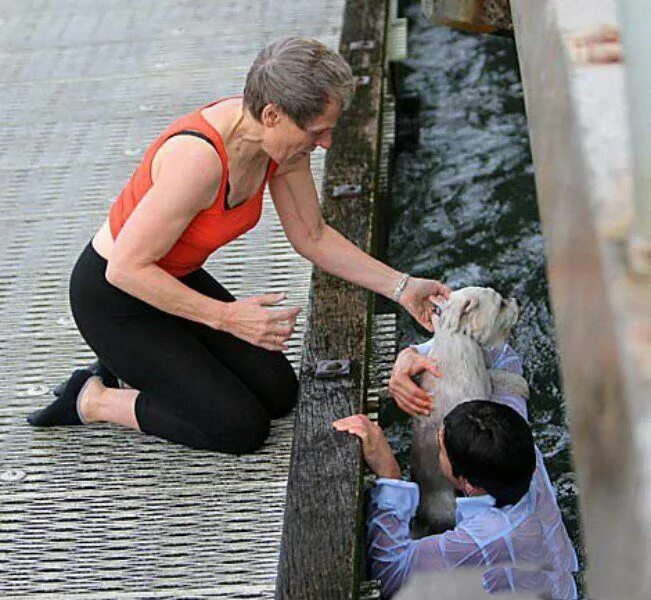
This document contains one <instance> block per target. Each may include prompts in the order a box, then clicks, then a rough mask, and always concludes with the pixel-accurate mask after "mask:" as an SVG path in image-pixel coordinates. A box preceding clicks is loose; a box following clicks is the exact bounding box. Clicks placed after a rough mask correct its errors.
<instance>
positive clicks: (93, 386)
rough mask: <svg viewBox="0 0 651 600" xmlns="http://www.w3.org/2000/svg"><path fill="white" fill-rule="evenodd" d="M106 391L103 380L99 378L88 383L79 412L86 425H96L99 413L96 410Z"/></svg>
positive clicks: (94, 378) (89, 380) (91, 379)
mask: <svg viewBox="0 0 651 600" xmlns="http://www.w3.org/2000/svg"><path fill="white" fill-rule="evenodd" d="M105 390H106V388H105V387H104V384H103V383H102V380H101V379H100V378H99V377H91V378H89V379H88V381H87V382H86V386H85V388H84V393H83V394H82V396H81V400H80V401H79V411H80V412H81V418H82V419H83V421H84V423H95V422H97V421H98V419H97V411H96V410H95V409H96V407H97V404H98V401H99V398H100V396H101V395H102V393H103V392H104V391H105Z"/></svg>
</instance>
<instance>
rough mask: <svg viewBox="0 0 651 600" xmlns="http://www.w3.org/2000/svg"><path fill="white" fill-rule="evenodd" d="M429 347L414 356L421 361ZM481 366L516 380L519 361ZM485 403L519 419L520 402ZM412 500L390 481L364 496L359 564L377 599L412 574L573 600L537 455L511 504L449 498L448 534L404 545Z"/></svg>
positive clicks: (566, 544)
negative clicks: (452, 519) (473, 576)
mask: <svg viewBox="0 0 651 600" xmlns="http://www.w3.org/2000/svg"><path fill="white" fill-rule="evenodd" d="M429 344H430V343H426V344H421V345H420V346H415V348H416V349H417V350H418V351H419V352H420V353H421V354H426V353H427V351H428V350H429ZM487 364H488V365H490V368H493V369H506V370H508V371H512V372H514V373H517V374H519V375H521V374H522V365H521V363H520V359H519V358H518V356H517V354H516V353H515V352H514V351H513V350H512V349H511V348H510V347H509V346H508V345H507V344H504V346H503V347H502V348H498V349H496V350H494V351H492V352H490V353H488V354H487ZM491 400H492V401H494V402H500V403H502V404H506V405H508V406H510V407H511V408H514V409H515V410H516V411H517V412H518V413H520V415H522V416H523V417H524V418H525V419H526V418H527V405H526V401H525V399H524V398H521V397H519V396H511V395H507V394H505V393H494V394H493V396H492V397H491ZM418 499H419V490H418V486H417V485H416V484H415V483H412V482H408V481H400V480H397V479H378V481H377V484H376V486H375V488H374V489H373V490H372V491H371V502H370V510H369V521H368V552H367V556H368V562H369V569H370V573H371V576H372V578H373V579H379V580H380V582H381V587H382V594H383V597H390V596H392V595H393V594H394V593H395V592H396V591H397V590H398V589H399V588H400V587H402V585H403V584H404V583H405V581H406V580H407V579H408V577H409V575H410V574H411V573H412V572H414V571H429V572H432V571H444V570H449V569H455V568H459V567H475V568H483V569H484V576H483V586H484V588H485V589H486V590H487V591H489V592H501V593H503V592H508V591H519V592H526V591H532V592H534V593H536V594H542V595H543V596H544V597H548V598H554V599H555V600H565V599H574V598H576V597H577V590H576V584H575V582H574V578H573V577H572V575H571V573H572V572H574V571H577V570H578V561H577V557H576V552H575V551H574V548H573V547H572V544H571V542H570V539H569V536H568V535H567V531H566V529H565V525H564V524H563V521H562V519H561V513H560V510H559V509H558V504H557V503H556V497H555V495H554V489H553V488H552V485H551V482H550V480H549V476H548V475H547V471H546V469H545V465H544V463H543V459H542V454H541V453H540V451H539V450H538V448H536V470H535V472H534V475H533V477H532V481H531V485H530V487H529V491H528V492H527V493H526V494H525V495H524V496H523V497H522V498H521V499H520V501H519V502H518V503H517V504H514V505H509V506H504V507H502V508H495V499H494V498H493V497H492V496H490V495H489V494H486V495H484V496H474V497H472V498H457V501H456V502H457V507H456V525H455V527H454V529H451V530H449V531H446V532H444V533H442V534H439V535H432V536H428V537H425V538H422V539H420V540H412V539H411V538H410V536H409V521H410V520H411V519H412V518H413V517H414V515H415V514H416V508H417V507H418ZM487 567H488V568H487Z"/></svg>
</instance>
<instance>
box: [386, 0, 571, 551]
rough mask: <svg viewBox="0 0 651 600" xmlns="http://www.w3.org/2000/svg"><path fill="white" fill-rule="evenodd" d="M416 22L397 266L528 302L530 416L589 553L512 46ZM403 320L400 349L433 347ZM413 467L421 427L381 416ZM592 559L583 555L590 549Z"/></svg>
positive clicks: (521, 333)
mask: <svg viewBox="0 0 651 600" xmlns="http://www.w3.org/2000/svg"><path fill="white" fill-rule="evenodd" d="M405 4H408V6H407V8H406V9H405V15H406V16H408V17H409V19H410V35H409V60H408V61H407V63H406V64H407V66H408V67H409V68H410V73H409V75H407V76H406V77H405V79H404V82H403V85H402V89H404V90H405V91H410V92H417V93H418V94H419V95H420V98H421V113H420V143H419V145H418V146H417V147H415V148H413V149H405V148H402V149H400V148H398V149H397V150H398V152H397V156H396V166H395V173H394V176H393V181H392V206H391V215H390V227H391V230H390V233H389V249H388V252H389V257H388V260H389V263H390V264H391V265H393V266H394V267H396V268H398V269H400V270H402V271H407V272H409V273H412V274H414V275H417V276H422V277H431V278H437V279H441V280H443V281H445V282H447V283H448V284H449V285H450V286H452V287H453V288H456V287H463V286H466V285H480V286H491V287H494V288H495V289H497V290H498V291H500V292H501V293H502V294H505V295H509V296H516V297H517V298H518V299H519V300H520V301H521V303H523V304H524V309H523V314H522V319H521V321H520V323H519V325H518V326H517V328H516V330H515V332H514V335H513V337H512V339H511V344H512V345H513V347H514V348H515V350H516V351H517V352H518V353H519V355H520V357H521V358H522V361H523V364H524V369H525V376H526V378H527V380H528V382H529V386H530V388H531V399H530V401H529V416H530V420H531V422H532V424H533V428H534V433H535V437H536V441H537V444H538V446H539V447H540V449H541V451H542V452H543V455H544V457H545V462H546V464H547V468H548V471H549V474H550V477H551V479H552V482H553V484H554V486H555V489H556V492H557V497H558V501H559V505H560V507H561V510H562V512H563V517H564V521H565V524H566V526H567V527H568V530H569V533H570V536H571V538H572V541H573V542H574V544H575V547H576V548H577V549H579V550H580V549H581V547H582V546H581V538H580V527H579V517H578V508H577V498H576V493H577V490H576V486H575V477H574V473H573V466H572V460H571V455H570V450H571V449H570V440H569V436H568V432H567V427H566V424H565V401H564V398H563V393H562V391H561V386H560V382H559V367H558V355H557V350H556V344H555V339H554V319H553V316H552V313H551V310H550V306H549V300H548V289H547V279H546V274H545V254H544V239H543V236H542V233H541V227H540V221H539V216H538V209H537V204H536V193H535V184H534V177H533V166H532V160H531V154H530V150H529V138H528V132H527V123H526V117H525V112H524V103H523V93H522V87H521V84H520V77H519V72H518V66H517V55H516V51H515V45H514V42H513V40H512V39H508V38H502V37H496V36H489V35H476V34H466V33H461V32H457V31H453V30H449V29H445V28H434V27H432V26H431V25H430V24H429V23H428V22H427V21H426V20H425V19H424V17H422V16H421V13H420V2H411V3H405ZM417 327H418V326H417V325H416V324H415V322H414V321H413V320H411V319H410V318H409V317H407V316H406V314H405V313H404V312H403V313H402V314H401V315H400V316H399V322H398V328H399V348H402V347H404V346H405V345H407V344H410V343H414V342H416V341H423V340H425V339H427V335H426V332H425V331H424V330H420V329H417ZM380 418H381V423H383V424H384V425H385V428H386V430H387V433H388V435H389V438H390V440H391V442H392V445H393V447H394V449H396V450H397V451H398V457H399V460H400V462H401V464H402V465H403V467H404V468H405V469H406V467H407V465H408V462H409V450H408V448H409V439H410V427H409V419H408V418H407V417H406V416H405V415H403V414H402V413H401V412H400V411H399V410H397V409H395V407H393V406H388V407H385V408H384V409H383V412H382V414H381V415H380ZM581 554H582V552H581Z"/></svg>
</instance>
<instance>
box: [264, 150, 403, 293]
mask: <svg viewBox="0 0 651 600" xmlns="http://www.w3.org/2000/svg"><path fill="white" fill-rule="evenodd" d="M269 187H270V190H271V195H272V197H273V200H274V204H275V206H276V210H277V212H278V216H279V217H280V220H281V222H282V225H283V229H284V230H285V233H286V234H287V238H288V239H289V241H290V242H291V244H292V246H293V247H294V249H295V250H296V251H297V252H298V253H299V254H300V255H301V256H304V257H305V258H307V259H308V260H310V261H311V262H313V263H314V264H315V265H317V266H318V267H320V268H321V269H323V270H324V271H327V272H328V273H331V274H332V275H336V276H337V277H341V278H342V279H345V280H347V281H350V282H352V283H355V284H357V285H360V286H362V287H364V288H366V289H369V290H371V291H373V292H377V293H379V294H382V295H383V296H386V297H387V298H390V297H391V295H392V294H393V291H394V290H395V288H396V285H397V284H398V281H399V280H400V276H401V273H400V272H398V271H396V270H395V269H392V268H391V267H389V266H388V265H385V264H384V263H382V262H380V261H379V260H376V259H375V258H373V257H372V256H369V255H368V254H366V252H363V251H362V250H360V249H359V248H358V247H357V246H355V244H353V243H352V242H350V241H349V240H347V239H346V238H345V237H344V236H343V235H341V234H340V233H339V232H338V231H336V230H335V229H333V228H332V227H330V226H329V225H327V224H326V222H325V221H324V220H323V216H322V214H321V207H320V206H319V199H318V195H317V191H316V188H315V186H314V179H313V178H312V172H311V171H310V159H309V156H307V157H305V158H304V159H301V160H300V161H298V162H296V163H295V164H294V165H292V166H291V167H290V168H286V169H282V170H281V169H279V170H278V171H277V172H276V175H275V176H274V177H273V179H272V180H271V182H270V184H269Z"/></svg>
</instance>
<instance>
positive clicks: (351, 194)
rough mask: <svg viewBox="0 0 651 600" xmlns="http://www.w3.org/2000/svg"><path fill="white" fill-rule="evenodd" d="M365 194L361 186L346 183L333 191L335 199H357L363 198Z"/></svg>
mask: <svg viewBox="0 0 651 600" xmlns="http://www.w3.org/2000/svg"><path fill="white" fill-rule="evenodd" d="M363 192H364V188H363V187H362V186H361V185H353V184H350V183H344V184H342V185H336V186H335V187H334V188H333V189H332V197H333V198H356V197H358V196H361V195H362V194H363Z"/></svg>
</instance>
